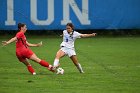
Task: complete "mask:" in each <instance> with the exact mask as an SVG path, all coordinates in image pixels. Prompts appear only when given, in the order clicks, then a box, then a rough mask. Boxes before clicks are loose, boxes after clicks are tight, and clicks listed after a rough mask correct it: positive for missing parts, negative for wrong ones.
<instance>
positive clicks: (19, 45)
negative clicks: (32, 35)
mask: <svg viewBox="0 0 140 93" xmlns="http://www.w3.org/2000/svg"><path fill="white" fill-rule="evenodd" d="M16 38H17V41H16V49H27V48H28V45H27V43H26V36H25V35H24V33H23V32H21V31H20V32H18V33H17V34H16Z"/></svg>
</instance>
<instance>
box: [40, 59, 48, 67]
mask: <svg viewBox="0 0 140 93" xmlns="http://www.w3.org/2000/svg"><path fill="white" fill-rule="evenodd" d="M39 64H40V65H41V66H44V67H49V63H48V62H46V61H45V60H41V61H40V62H39Z"/></svg>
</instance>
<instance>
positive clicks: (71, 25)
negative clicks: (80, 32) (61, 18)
mask: <svg viewBox="0 0 140 93" xmlns="http://www.w3.org/2000/svg"><path fill="white" fill-rule="evenodd" d="M66 26H70V27H71V28H72V29H73V30H74V25H73V24H72V23H67V25H66Z"/></svg>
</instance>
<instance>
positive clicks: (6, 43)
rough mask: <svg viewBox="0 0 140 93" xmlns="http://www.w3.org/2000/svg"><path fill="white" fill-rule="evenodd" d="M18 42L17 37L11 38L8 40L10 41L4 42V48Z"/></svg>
mask: <svg viewBox="0 0 140 93" xmlns="http://www.w3.org/2000/svg"><path fill="white" fill-rule="evenodd" d="M16 40H17V38H16V37H13V38H11V39H10V40H8V41H2V45H3V46H6V45H8V44H10V43H12V42H14V41H16Z"/></svg>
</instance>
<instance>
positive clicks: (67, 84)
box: [0, 37, 140, 93]
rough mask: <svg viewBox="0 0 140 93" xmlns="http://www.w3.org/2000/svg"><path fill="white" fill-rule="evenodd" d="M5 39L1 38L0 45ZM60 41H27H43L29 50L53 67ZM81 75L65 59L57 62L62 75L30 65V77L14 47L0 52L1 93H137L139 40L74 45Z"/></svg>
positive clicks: (139, 86) (88, 40)
mask: <svg viewBox="0 0 140 93" xmlns="http://www.w3.org/2000/svg"><path fill="white" fill-rule="evenodd" d="M7 39H8V38H0V41H3V40H7ZM61 40H62V39H61V38H49V37H28V41H29V42H31V43H36V42H39V41H43V46H42V47H32V48H31V49H32V50H33V51H34V52H35V53H36V55H37V56H38V57H39V58H42V59H45V60H47V61H49V62H50V63H51V64H52V63H53V60H54V57H55V54H56V52H57V50H58V49H59V44H60V43H61ZM75 45H76V52H77V57H78V60H79V62H80V63H81V65H82V66H83V69H84V71H85V73H84V74H80V73H79V72H78V70H77V69H76V67H75V66H74V65H73V63H72V62H71V60H70V59H69V58H68V57H64V58H62V59H61V60H60V62H61V67H62V68H63V69H64V70H65V74H64V75H56V74H53V73H51V72H49V71H48V70H47V69H46V68H44V67H42V66H40V65H39V64H36V63H34V62H32V61H30V63H31V64H32V66H33V67H34V68H35V70H36V73H37V75H35V76H33V75H31V74H30V73H29V72H28V71H27V69H26V67H25V66H24V65H23V64H22V63H20V62H19V61H18V60H17V58H16V56H15V44H14V43H12V44H10V45H8V46H6V47H1V48H0V93H11V92H12V93H19V92H20V93H62V92H65V93H139V92H140V38H139V37H123V38H122V37H117V38H112V37H97V38H83V39H78V40H77V41H76V44H75Z"/></svg>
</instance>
